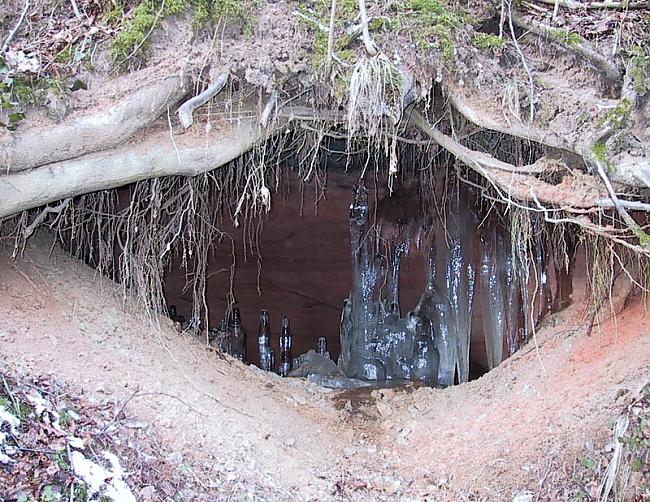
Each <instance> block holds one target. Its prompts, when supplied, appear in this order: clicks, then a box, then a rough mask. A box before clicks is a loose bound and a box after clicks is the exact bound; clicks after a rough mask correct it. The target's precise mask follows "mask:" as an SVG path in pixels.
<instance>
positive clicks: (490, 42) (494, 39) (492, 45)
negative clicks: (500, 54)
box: [472, 31, 506, 51]
mask: <svg viewBox="0 0 650 502" xmlns="http://www.w3.org/2000/svg"><path fill="white" fill-rule="evenodd" d="M505 43H506V42H505V40H504V39H503V38H501V37H499V36H497V35H492V34H491V33H481V32H480V31H477V32H476V33H474V35H472V45H473V46H474V47H476V48H477V49H481V50H486V51H487V50H491V51H498V50H500V49H503V47H504V45H505Z"/></svg>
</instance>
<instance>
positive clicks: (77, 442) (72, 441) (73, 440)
mask: <svg viewBox="0 0 650 502" xmlns="http://www.w3.org/2000/svg"><path fill="white" fill-rule="evenodd" d="M67 439H68V444H69V445H70V448H76V449H77V450H83V449H84V442H83V440H81V439H80V438H78V437H75V436H68V438H67Z"/></svg>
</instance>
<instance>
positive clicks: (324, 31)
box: [293, 10, 327, 33]
mask: <svg viewBox="0 0 650 502" xmlns="http://www.w3.org/2000/svg"><path fill="white" fill-rule="evenodd" d="M293 13H294V14H295V15H296V16H298V17H301V18H303V19H304V20H305V21H309V22H310V23H313V24H315V25H316V26H318V29H319V30H320V31H322V32H323V33H327V26H325V25H324V24H321V23H320V22H318V21H317V20H316V19H313V18H311V17H309V16H306V15H305V14H303V13H302V12H300V11H297V10H294V11H293Z"/></svg>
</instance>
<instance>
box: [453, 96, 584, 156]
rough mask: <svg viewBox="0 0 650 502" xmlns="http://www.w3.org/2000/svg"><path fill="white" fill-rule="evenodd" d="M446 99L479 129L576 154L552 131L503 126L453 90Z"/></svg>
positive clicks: (573, 149)
mask: <svg viewBox="0 0 650 502" xmlns="http://www.w3.org/2000/svg"><path fill="white" fill-rule="evenodd" d="M446 97H447V98H448V99H449V102H450V103H451V104H452V105H453V107H454V108H455V109H456V110H457V111H458V112H459V113H460V114H461V115H462V116H463V117H465V118H466V119H467V120H469V121H470V122H472V123H474V124H476V125H477V126H479V127H482V128H485V129H490V130H492V131H496V132H500V133H503V134H508V135H510V136H516V137H518V138H522V139H525V140H529V141H534V142H536V143H540V144H542V145H546V146H550V147H553V148H559V149H561V150H566V151H569V152H574V153H576V150H575V148H574V147H573V146H572V145H570V144H569V143H568V142H567V141H566V140H565V139H564V138H561V137H559V136H557V135H556V134H554V133H553V132H551V131H544V130H542V129H539V128H537V127H535V126H534V125H532V124H531V125H523V124H522V125H517V124H503V123H501V122H500V121H498V120H495V119H493V118H492V117H489V116H487V115H485V114H484V113H481V112H479V111H478V110H476V109H474V108H473V107H472V105H471V104H470V103H469V102H468V101H466V100H465V99H463V97H462V96H461V94H460V93H458V92H455V91H454V90H453V89H447V92H446Z"/></svg>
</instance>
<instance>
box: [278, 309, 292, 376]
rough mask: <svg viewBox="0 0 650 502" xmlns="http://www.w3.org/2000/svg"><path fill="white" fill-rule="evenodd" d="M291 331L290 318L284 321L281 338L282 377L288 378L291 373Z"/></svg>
mask: <svg viewBox="0 0 650 502" xmlns="http://www.w3.org/2000/svg"><path fill="white" fill-rule="evenodd" d="M291 344H292V339H291V331H290V330H289V318H288V317H285V318H284V319H282V335H281V336H280V376H283V377H286V376H288V375H289V373H290V372H291V363H292V359H291Z"/></svg>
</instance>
